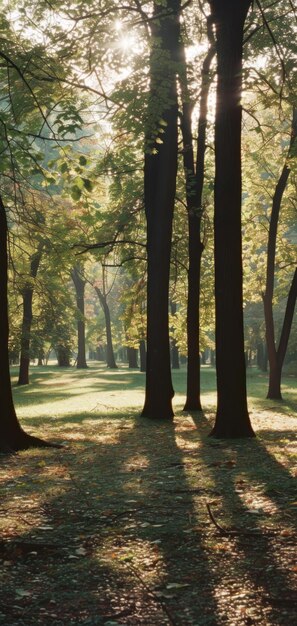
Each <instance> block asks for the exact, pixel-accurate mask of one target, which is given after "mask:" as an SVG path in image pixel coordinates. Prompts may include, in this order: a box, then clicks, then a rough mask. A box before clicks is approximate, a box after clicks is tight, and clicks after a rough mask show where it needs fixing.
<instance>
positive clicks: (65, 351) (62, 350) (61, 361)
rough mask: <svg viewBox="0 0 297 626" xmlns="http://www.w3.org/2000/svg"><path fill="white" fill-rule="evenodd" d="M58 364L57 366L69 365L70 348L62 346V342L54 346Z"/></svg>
mask: <svg viewBox="0 0 297 626" xmlns="http://www.w3.org/2000/svg"><path fill="white" fill-rule="evenodd" d="M55 351H56V355H57V360H58V366H59V367H70V350H69V348H67V347H65V346H63V345H62V344H58V345H57V346H56V347H55Z"/></svg>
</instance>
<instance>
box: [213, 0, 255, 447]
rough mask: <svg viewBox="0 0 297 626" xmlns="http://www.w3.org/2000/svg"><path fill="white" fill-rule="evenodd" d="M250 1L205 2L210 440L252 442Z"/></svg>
mask: <svg viewBox="0 0 297 626" xmlns="http://www.w3.org/2000/svg"><path fill="white" fill-rule="evenodd" d="M250 6H251V0H242V1H241V2H238V1H237V0H226V1H225V2H224V3H222V2H221V1H220V0H210V7H211V15H212V19H213V23H214V24H215V28H216V46H217V75H218V78H217V104H216V119H215V167H216V172H215V217H214V229H215V300H216V305H215V306H216V371H217V392H218V406H217V413H216V421H215V425H214V428H213V430H212V433H211V434H212V435H213V436H215V437H227V438H229V437H231V438H232V437H251V436H253V434H254V433H253V430H252V427H251V423H250V419H249V414H248V408H247V396H246V373H245V357H244V335H243V300H242V245H241V116H242V112H241V104H240V100H241V91H242V46H243V28H244V22H245V19H246V15H247V12H248V10H249V8H250Z"/></svg>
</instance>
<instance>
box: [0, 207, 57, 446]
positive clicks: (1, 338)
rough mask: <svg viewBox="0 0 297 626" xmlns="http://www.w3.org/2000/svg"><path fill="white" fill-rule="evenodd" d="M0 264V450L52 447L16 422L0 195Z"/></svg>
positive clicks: (5, 249) (4, 242) (2, 213)
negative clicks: (26, 431) (10, 362)
mask: <svg viewBox="0 0 297 626" xmlns="http://www.w3.org/2000/svg"><path fill="white" fill-rule="evenodd" d="M0 268H1V269H0V371H1V380H0V451H1V452H15V451H17V450H25V449H26V448H30V447H52V444H50V443H47V442H45V441H42V440H41V439H38V438H37V437H33V436H32V435H28V434H27V433H25V432H24V430H23V429H22V428H21V426H20V423H19V421H18V418H17V416H16V412H15V408H14V403H13V397H12V391H11V382H10V372H9V353H8V337H9V328H8V299H7V269H8V258H7V219H6V212H5V208H4V206H3V203H2V199H1V197H0ZM55 447H59V446H55Z"/></svg>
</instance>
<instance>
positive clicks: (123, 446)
mask: <svg viewBox="0 0 297 626" xmlns="http://www.w3.org/2000/svg"><path fill="white" fill-rule="evenodd" d="M15 376H16V372H15ZM160 384H161V381H160ZM174 387H175V390H176V396H175V399H174V406H175V412H176V418H175V420H174V423H173V424H172V423H169V424H167V423H166V424H162V423H153V424H152V423H151V422H149V421H148V420H145V419H142V418H139V413H140V410H141V408H142V403H143V388H144V375H143V374H141V373H140V372H138V371H135V370H132V371H129V370H128V369H127V368H124V367H122V368H120V369H119V370H116V371H107V370H106V369H105V368H104V367H103V366H99V365H98V363H97V364H94V365H92V366H91V367H90V368H89V369H88V370H83V371H78V370H75V369H73V368H68V369H58V368H57V367H55V366H52V367H46V368H37V367H33V368H32V372H31V384H30V385H29V386H28V387H23V388H17V387H14V395H15V401H16V406H17V412H18V416H19V418H20V420H21V422H22V425H23V426H24V427H25V428H26V430H27V431H28V432H31V433H32V434H37V435H39V436H42V437H44V438H48V439H50V440H52V441H59V442H64V448H63V449H60V450H57V449H47V450H30V451H27V452H23V453H21V454H19V455H16V456H14V457H10V458H7V457H5V456H3V455H2V458H1V459H0V464H1V517H0V523H1V535H2V540H1V541H0V558H1V560H2V568H1V574H0V576H1V577H2V578H1V587H2V590H3V591H2V596H1V598H0V624H3V626H4V625H5V626H14V625H17V626H29V625H30V626H31V625H32V626H33V625H35V624H42V625H44V626H70V625H72V624H75V625H80V624H81V625H83V624H84V625H85V626H87V625H89V626H95V625H96V624H99V625H105V626H117V625H120V624H127V625H129V624H131V625H133V626H142V625H146V626H154V625H156V626H163V625H164V626H167V625H171V626H203V625H204V624H206V625H209V626H215V625H218V626H221V625H222V626H223V625H228V626H244V625H252V624H259V625H260V624H261V626H262V624H263V625H264V626H271V625H279V624H280V625H283V626H291V625H293V624H294V623H296V621H297V603H296V593H294V592H296V575H297V567H296V562H295V560H294V556H295V554H294V549H295V546H296V543H295V542H296V506H297V490H296V474H297V472H296V438H295V434H296V409H297V384H296V379H295V380H294V379H293V378H285V379H284V384H283V391H284V401H283V402H282V403H275V402H272V401H271V400H266V399H265V394H266V389H267V377H266V376H265V375H262V374H259V373H258V372H256V371H254V370H252V371H251V372H250V373H249V377H248V388H249V406H250V413H251V419H252V423H253V427H254V429H255V431H256V432H257V438H256V439H255V440H243V441H219V440H212V439H210V438H209V437H208V433H209V431H210V429H211V424H212V421H213V418H214V412H215V401H216V393H215V374H214V371H213V370H212V369H211V368H208V367H205V368H203V372H202V387H203V406H204V407H205V412H204V413H203V414H200V413H196V414H195V413H193V414H191V415H190V414H188V413H184V412H183V411H182V407H183V402H184V399H185V396H184V390H185V371H184V370H181V371H178V372H174ZM209 511H210V512H209ZM216 524H217V525H216Z"/></svg>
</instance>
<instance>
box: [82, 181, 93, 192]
mask: <svg viewBox="0 0 297 626" xmlns="http://www.w3.org/2000/svg"><path fill="white" fill-rule="evenodd" d="M83 181H84V186H85V189H86V190H87V191H92V190H93V183H92V181H91V180H90V179H89V178H83Z"/></svg>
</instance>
